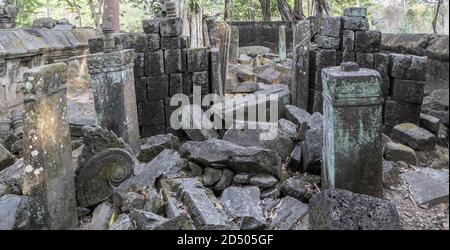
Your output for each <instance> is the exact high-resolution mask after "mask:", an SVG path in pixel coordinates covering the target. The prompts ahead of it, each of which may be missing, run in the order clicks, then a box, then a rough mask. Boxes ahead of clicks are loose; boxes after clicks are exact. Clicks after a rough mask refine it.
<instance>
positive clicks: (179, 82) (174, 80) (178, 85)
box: [169, 74, 183, 96]
mask: <svg viewBox="0 0 450 250" xmlns="http://www.w3.org/2000/svg"><path fill="white" fill-rule="evenodd" d="M169 79H170V82H169V96H174V95H176V94H182V93H183V75H182V74H172V75H170V76H169Z"/></svg>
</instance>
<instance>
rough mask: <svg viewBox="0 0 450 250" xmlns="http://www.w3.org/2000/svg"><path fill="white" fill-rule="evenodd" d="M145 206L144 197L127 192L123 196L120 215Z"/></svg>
mask: <svg viewBox="0 0 450 250" xmlns="http://www.w3.org/2000/svg"><path fill="white" fill-rule="evenodd" d="M144 204H145V196H143V195H141V194H138V193H135V192H129V193H127V194H126V195H125V197H124V199H123V202H122V206H121V208H120V210H121V211H122V213H126V212H129V211H130V210H131V209H142V208H143V207H144Z"/></svg>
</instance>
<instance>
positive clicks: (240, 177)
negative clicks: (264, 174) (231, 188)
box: [233, 173, 255, 185]
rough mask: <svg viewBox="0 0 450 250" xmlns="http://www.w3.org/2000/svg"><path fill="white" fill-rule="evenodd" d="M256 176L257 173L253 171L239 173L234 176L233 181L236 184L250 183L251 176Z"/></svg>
mask: <svg viewBox="0 0 450 250" xmlns="http://www.w3.org/2000/svg"><path fill="white" fill-rule="evenodd" d="M253 176H255V174H251V173H239V174H237V175H235V176H234V178H233V183H234V184H241V185H247V184H250V178H252V177H253Z"/></svg>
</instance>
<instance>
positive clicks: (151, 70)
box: [145, 50, 165, 76]
mask: <svg viewBox="0 0 450 250" xmlns="http://www.w3.org/2000/svg"><path fill="white" fill-rule="evenodd" d="M164 72H165V69H164V53H163V51H162V50H158V51H155V52H147V53H145V75H146V76H154V75H161V74H164Z"/></svg>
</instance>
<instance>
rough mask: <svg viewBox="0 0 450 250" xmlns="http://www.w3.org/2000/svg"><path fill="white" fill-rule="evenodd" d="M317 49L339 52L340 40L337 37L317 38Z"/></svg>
mask: <svg viewBox="0 0 450 250" xmlns="http://www.w3.org/2000/svg"><path fill="white" fill-rule="evenodd" d="M316 41H317V47H319V48H321V49H333V50H339V47H340V43H341V39H340V38H339V37H331V36H323V35H321V36H317V38H316Z"/></svg>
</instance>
